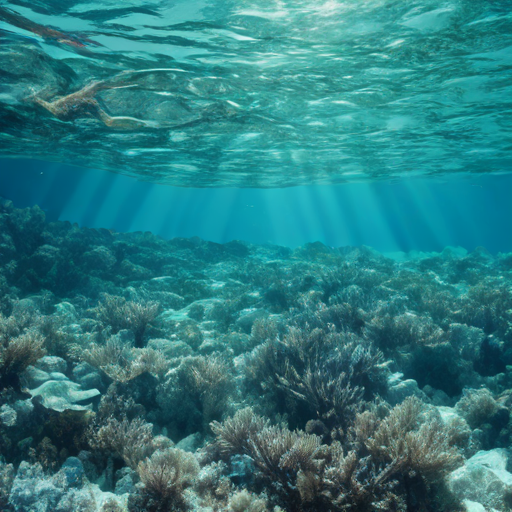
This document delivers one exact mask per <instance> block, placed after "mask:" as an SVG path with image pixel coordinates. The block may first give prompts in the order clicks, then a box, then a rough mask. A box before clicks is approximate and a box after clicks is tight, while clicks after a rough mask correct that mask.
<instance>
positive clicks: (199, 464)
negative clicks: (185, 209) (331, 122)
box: [0, 201, 512, 512]
mask: <svg viewBox="0 0 512 512" xmlns="http://www.w3.org/2000/svg"><path fill="white" fill-rule="evenodd" d="M0 231H1V233H0V249H1V250H0V260H1V262H2V266H1V267H0V454H1V455H0V508H1V509H2V510H6V511H15V512H23V511H26V510H36V509H35V508H34V507H35V504H36V503H37V507H38V508H37V510H41V511H50V510H56V511H59V512H60V511H62V512H65V511H72V510H84V511H87V512H89V511H90V512H101V511H103V512H106V511H108V510H110V511H116V512H119V511H123V510H124V511H132V512H135V511H138V512H144V511H155V512H156V511H159V512H160V511H161V512H163V511H169V510H173V511H181V510H183V511H185V510H198V511H219V512H220V511H227V512H264V511H271V510H274V511H279V510H281V511H293V512H309V511H317V510H329V511H331V512H338V511H339V512H341V511H349V510H353V511H358V512H378V511H382V510H388V511H397V512H406V511H407V512H408V511H412V510H414V511H418V512H445V511H451V512H457V511H463V510H465V509H466V510H483V509H491V508H494V509H496V510H499V511H500V512H501V511H506V510H510V503H511V501H510V485H512V473H510V472H509V470H510V467H511V466H510V464H509V462H508V460H509V451H508V450H509V447H510V442H511V432H512V423H511V418H510V407H511V404H512V392H511V389H512V349H511V348H510V342H511V340H512V334H511V332H512V330H511V328H510V325H511V322H512V318H511V317H510V312H511V311H512V299H511V294H510V289H511V285H512V278H511V276H510V256H507V255H498V256H496V257H491V256H486V257H485V258H482V256H481V255H480V253H479V252H478V251H477V252H475V253H473V254H463V253H462V252H460V251H459V252H455V251H450V250H446V251H444V252H443V253H441V254H429V255H417V256H416V257H405V256H404V257H403V258H401V259H400V260H399V261H398V260H392V259H389V258H386V257H384V256H382V255H380V254H378V253H376V252H375V251H372V250H370V249H368V248H365V247H358V248H357V247H347V248H338V249H333V248H328V247H325V246H323V245H322V244H308V245H306V246H304V247H301V248H298V249H296V250H294V251H292V250H290V249H285V248H281V247H274V246H270V245H267V246H256V245H251V244H245V243H243V242H231V243H229V244H224V245H220V244H214V243H211V242H205V241H202V240H199V239H174V240H169V241H166V240H162V239H160V238H158V237H155V236H153V235H151V234H149V233H144V234H143V233H131V234H120V233H113V232H109V231H106V230H92V229H81V228H79V227H78V226H74V225H70V224H69V223H63V222H56V223H47V222H46V221H45V218H44V213H43V212H42V211H41V210H40V209H38V208H37V207H35V208H31V209H25V210H20V209H16V208H14V206H13V205H12V204H11V203H10V202H8V201H3V202H1V203H0ZM478 475H483V476H482V478H480V477H479V476H478ZM479 507H483V508H479Z"/></svg>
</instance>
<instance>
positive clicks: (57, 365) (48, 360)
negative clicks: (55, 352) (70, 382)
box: [36, 356, 68, 373]
mask: <svg viewBox="0 0 512 512" xmlns="http://www.w3.org/2000/svg"><path fill="white" fill-rule="evenodd" d="M36 368H38V369H39V370H43V371H44V372H47V373H52V372H58V373H66V371H67V369H68V363H67V362H66V361H65V360H64V359H62V357H56V356H44V357H42V358H41V359H39V361H37V363H36Z"/></svg>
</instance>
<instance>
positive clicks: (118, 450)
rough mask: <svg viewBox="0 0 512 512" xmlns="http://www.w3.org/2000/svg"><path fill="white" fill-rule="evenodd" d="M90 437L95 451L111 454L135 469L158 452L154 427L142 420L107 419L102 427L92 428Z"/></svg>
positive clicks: (90, 442)
mask: <svg viewBox="0 0 512 512" xmlns="http://www.w3.org/2000/svg"><path fill="white" fill-rule="evenodd" d="M88 437H89V444H90V445H91V447H92V448H93V449H95V450H102V451H104V452H106V453H111V454H112V455H115V456H117V457H119V458H121V459H122V460H123V461H124V462H125V463H126V464H127V465H128V466H130V467H131V468H133V469H136V468H137V466H138V464H139V462H141V461H143V460H144V459H146V458H147V457H149V456H150V455H151V454H152V453H153V452H154V451H155V450H156V446H155V444H154V438H153V425H151V423H146V422H145V421H144V420H143V419H142V418H135V419H134V420H131V421H129V420H128V419H126V418H125V419H123V420H121V421H120V420H118V419H115V418H113V417H110V418H107V419H106V420H105V421H104V422H103V423H102V424H101V425H99V426H97V427H92V428H91V429H90V430H89V434H88Z"/></svg>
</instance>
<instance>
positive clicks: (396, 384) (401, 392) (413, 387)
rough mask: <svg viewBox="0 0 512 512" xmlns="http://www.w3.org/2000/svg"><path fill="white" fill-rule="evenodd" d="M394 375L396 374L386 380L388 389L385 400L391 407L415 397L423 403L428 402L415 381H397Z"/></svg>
mask: <svg viewBox="0 0 512 512" xmlns="http://www.w3.org/2000/svg"><path fill="white" fill-rule="evenodd" d="M396 375H397V374H393V375H392V376H391V377H390V378H389V379H388V385H389V387H388V395H387V398H388V401H389V403H390V404H391V405H396V404H400V403H402V402H403V401H404V400H405V399H406V398H407V397H409V396H416V397H418V398H419V399H420V400H421V401H424V402H426V401H428V397H427V395H425V393H424V392H423V391H421V389H420V388H419V387H418V383H417V382H416V381H415V380H413V379H407V380H398V379H397V377H396ZM400 375H401V374H400Z"/></svg>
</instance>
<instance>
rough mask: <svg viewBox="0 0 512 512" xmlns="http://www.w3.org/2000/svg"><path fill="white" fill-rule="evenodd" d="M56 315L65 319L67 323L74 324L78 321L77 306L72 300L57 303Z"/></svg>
mask: <svg viewBox="0 0 512 512" xmlns="http://www.w3.org/2000/svg"><path fill="white" fill-rule="evenodd" d="M55 315H56V316H58V317H60V318H62V319H63V320H65V323H66V324H74V323H76V322H77V321H78V315H77V313H76V308H75V306H73V304H71V303H70V302H60V303H59V304H56V305H55Z"/></svg>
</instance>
